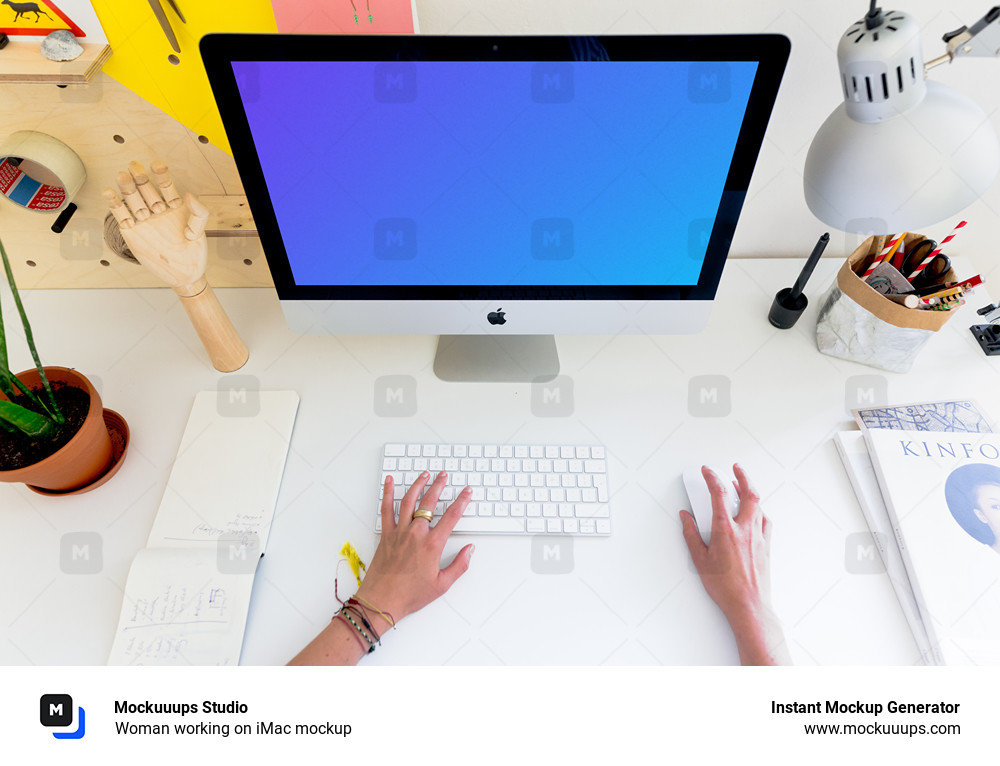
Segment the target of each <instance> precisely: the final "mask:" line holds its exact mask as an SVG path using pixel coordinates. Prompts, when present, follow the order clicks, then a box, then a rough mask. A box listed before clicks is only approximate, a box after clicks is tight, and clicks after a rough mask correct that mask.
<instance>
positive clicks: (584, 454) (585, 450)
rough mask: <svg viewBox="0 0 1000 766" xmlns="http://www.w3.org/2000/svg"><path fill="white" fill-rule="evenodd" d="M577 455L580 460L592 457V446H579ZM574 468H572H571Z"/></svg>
mask: <svg viewBox="0 0 1000 766" xmlns="http://www.w3.org/2000/svg"><path fill="white" fill-rule="evenodd" d="M576 457H577V459H578V460H586V459H587V458H589V457H590V447H577V448H576ZM571 470H572V469H571Z"/></svg>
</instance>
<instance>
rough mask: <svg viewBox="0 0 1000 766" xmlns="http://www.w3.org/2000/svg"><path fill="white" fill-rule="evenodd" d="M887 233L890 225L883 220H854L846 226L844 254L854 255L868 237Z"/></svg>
mask: <svg viewBox="0 0 1000 766" xmlns="http://www.w3.org/2000/svg"><path fill="white" fill-rule="evenodd" d="M887 231H889V225H888V224H887V223H886V222H885V220H884V219H882V218H852V219H851V220H850V221H848V222H847V223H845V224H844V252H845V253H853V252H854V251H855V250H857V249H858V247H860V245H861V243H862V242H864V241H865V240H866V239H868V237H871V236H877V235H879V234H885V233H886V232H887ZM886 241H887V242H888V240H886Z"/></svg>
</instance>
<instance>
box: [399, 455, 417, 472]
mask: <svg viewBox="0 0 1000 766" xmlns="http://www.w3.org/2000/svg"><path fill="white" fill-rule="evenodd" d="M396 468H398V469H399V470H400V471H412V470H413V458H411V457H401V458H399V460H397V461H396Z"/></svg>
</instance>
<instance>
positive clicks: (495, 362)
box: [434, 335, 559, 383]
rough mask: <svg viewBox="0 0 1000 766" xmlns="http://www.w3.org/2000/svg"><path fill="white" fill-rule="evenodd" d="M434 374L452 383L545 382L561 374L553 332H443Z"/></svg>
mask: <svg viewBox="0 0 1000 766" xmlns="http://www.w3.org/2000/svg"><path fill="white" fill-rule="evenodd" d="M434 374H435V375H437V376H438V378H439V379H440V380H444V381H447V382H449V383H545V382H548V381H550V380H554V379H555V377H556V376H557V375H558V374H559V354H558V352H557V351H556V339H555V338H554V337H553V336H552V335H442V336H440V337H439V338H438V346H437V353H436V354H435V355H434Z"/></svg>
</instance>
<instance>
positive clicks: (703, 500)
mask: <svg viewBox="0 0 1000 766" xmlns="http://www.w3.org/2000/svg"><path fill="white" fill-rule="evenodd" d="M682 478H683V480H684V489H685V490H686V491H687V496H688V502H690V503H691V513H692V514H693V515H694V520H695V521H696V522H697V523H698V531H699V532H701V539H702V540H704V541H705V545H708V540H709V538H710V537H711V535H712V496H711V495H710V494H709V492H708V484H706V483H705V477H704V476H702V475H701V466H694V467H691V468H686V469H685V470H684V473H683V475H682ZM723 481H725V479H723ZM726 490H727V492H726V498H727V500H728V501H729V515H730V516H736V513H737V512H738V511H739V509H740V501H739V498H738V497H737V496H736V490H735V489H733V488H732V487H726Z"/></svg>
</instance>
